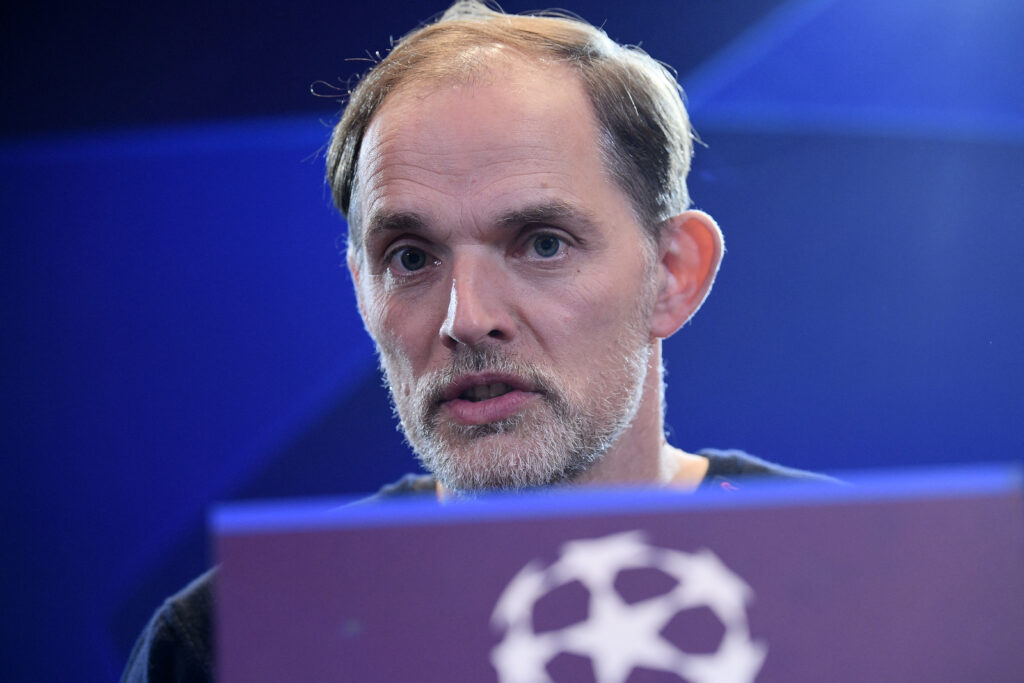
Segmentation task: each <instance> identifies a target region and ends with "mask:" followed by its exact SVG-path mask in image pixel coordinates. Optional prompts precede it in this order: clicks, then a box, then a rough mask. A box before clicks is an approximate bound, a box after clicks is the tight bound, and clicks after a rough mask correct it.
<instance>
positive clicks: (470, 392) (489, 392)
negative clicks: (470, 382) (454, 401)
mask: <svg viewBox="0 0 1024 683" xmlns="http://www.w3.org/2000/svg"><path fill="white" fill-rule="evenodd" d="M510 391H512V387H510V386H509V385H507V384H505V383H504V382H495V383H494V384H477V385H474V386H471V387H470V388H468V389H466V390H465V391H463V392H462V398H465V399H468V400H470V401H486V400H487V399H489V398H494V397H495V396H501V395H502V394H507V393H508V392H510Z"/></svg>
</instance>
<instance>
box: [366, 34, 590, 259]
mask: <svg viewBox="0 0 1024 683" xmlns="http://www.w3.org/2000/svg"><path fill="white" fill-rule="evenodd" d="M455 61H456V62H460V61H464V62H466V63H465V64H459V63H456V64H454V65H446V66H445V67H444V68H438V69H436V70H430V69H426V70H424V72H423V73H424V76H423V77H422V78H416V79H407V80H406V81H405V82H403V83H402V84H401V85H400V86H399V87H397V88H396V89H395V90H393V91H392V92H391V93H389V95H388V96H387V98H386V99H385V101H384V103H383V104H382V105H381V106H380V108H379V109H378V111H377V112H376V113H375V114H374V116H373V118H372V119H371V121H370V123H369V125H368V127H367V129H366V132H365V134H364V136H363V140H362V144H361V145H360V153H359V157H358V159H357V161H356V168H355V179H354V184H353V191H352V201H351V203H350V211H349V225H350V235H349V239H350V246H353V247H358V246H359V244H360V243H361V237H362V233H363V231H364V230H365V227H364V226H365V221H366V220H367V219H368V218H369V217H368V216H367V215H366V211H367V204H368V202H367V199H368V198H369V197H370V196H371V195H372V194H373V193H372V191H370V188H371V187H373V186H376V185H378V184H379V183H378V182H377V181H379V180H380V178H381V177H382V176H386V175H388V174H389V172H390V171H391V169H389V167H388V164H389V163H390V160H391V159H392V158H393V155H390V156H389V154H388V153H389V152H390V151H393V150H396V149H401V148H402V147H403V146H404V145H408V144H409V142H410V140H411V139H413V138H415V139H416V141H417V142H418V143H419V145H420V146H421V150H422V152H423V153H424V154H425V155H432V156H431V161H432V162H434V163H439V161H440V160H441V158H442V156H445V155H446V156H447V159H446V161H447V163H450V164H451V165H452V166H453V167H456V166H458V165H460V163H465V164H467V165H473V164H474V163H479V159H480V158H486V157H491V158H493V159H494V163H507V164H514V163H516V160H515V158H514V157H515V149H516V147H517V141H518V136H521V135H522V134H523V133H524V132H525V133H530V132H532V133H533V134H534V138H533V139H535V140H538V141H539V140H543V139H544V138H545V135H546V136H547V137H548V139H549V141H550V142H551V144H550V145H549V147H548V148H547V149H540V148H537V149H536V153H537V156H538V158H542V157H543V156H544V155H557V154H559V150H558V147H559V145H558V144H556V143H557V142H561V141H562V140H563V139H565V138H574V139H578V140H579V143H578V145H577V146H578V147H587V148H590V150H591V151H592V157H593V158H592V163H593V164H595V166H596V167H600V168H603V167H604V163H603V158H602V153H601V151H600V147H601V146H600V142H599V139H598V138H599V134H598V128H597V123H596V117H595V116H594V112H593V108H592V106H591V103H590V100H589V97H588V96H587V94H586V91H585V88H584V86H583V83H582V80H581V79H580V78H579V76H578V75H577V74H576V72H575V71H574V70H573V69H572V68H571V67H569V66H567V65H565V64H563V63H559V62H552V61H550V60H542V59H536V58H532V57H524V56H522V55H521V54H519V53H513V52H510V51H509V50H507V49H504V48H502V47H501V46H488V47H477V48H472V49H470V50H467V51H466V54H464V55H461V56H460V57H459V58H457V59H455ZM441 100H443V101H445V102H447V103H449V104H450V103H452V102H454V103H456V104H455V106H449V107H448V108H447V109H442V108H439V107H438V106H437V104H438V102H439V101H441ZM460 102H462V103H464V104H465V111H466V112H469V111H472V112H474V113H475V114H476V118H471V119H469V120H468V121H465V120H464V117H461V118H463V123H460V124H457V127H456V125H455V124H453V121H454V120H455V119H456V118H457V117H459V115H460V114H462V113H465V112H463V111H459V108H458V103H460ZM489 105H490V106H489ZM541 132H543V133H544V135H541V134H540V133H541ZM454 133H457V135H455V134H454ZM456 137H457V138H459V140H460V142H464V143H466V144H460V145H453V144H449V143H450V142H451V140H452V139H454V138H456ZM506 153H507V159H506V158H505V155H506ZM375 199H379V197H377V198H375ZM372 203H376V201H374V202H372Z"/></svg>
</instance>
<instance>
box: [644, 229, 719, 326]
mask: <svg viewBox="0 0 1024 683" xmlns="http://www.w3.org/2000/svg"><path fill="white" fill-rule="evenodd" d="M724 250H725V245H724V243H723V241H722V231H721V230H719V229H718V224H717V223H715V220H714V219H713V218H712V217H711V216H709V215H707V214H706V213H704V212H703V211H686V212H683V213H681V214H679V215H678V216H676V217H674V218H670V219H669V220H668V221H666V222H665V225H664V226H663V228H662V234H661V240H660V245H659V250H658V300H657V302H656V303H655V306H654V312H653V314H652V316H651V336H653V337H655V338H660V339H665V338H667V337H670V336H672V335H673V334H675V332H676V330H678V329H679V328H680V327H682V326H683V324H684V323H685V322H686V321H687V320H689V319H690V318H692V317H693V314H694V313H696V312H697V309H698V308H700V306H701V304H702V303H704V299H706V298H707V296H708V292H710V291H711V285H712V284H713V283H714V281H715V275H716V274H717V273H718V266H719V264H720V263H721V262H722V253H723V252H724Z"/></svg>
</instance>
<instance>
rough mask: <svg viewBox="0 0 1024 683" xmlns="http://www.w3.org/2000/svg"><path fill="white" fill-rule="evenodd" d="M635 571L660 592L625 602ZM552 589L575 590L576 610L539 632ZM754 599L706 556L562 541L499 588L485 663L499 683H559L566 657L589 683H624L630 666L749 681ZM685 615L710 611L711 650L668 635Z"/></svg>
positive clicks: (599, 541) (633, 541) (616, 538)
mask: <svg viewBox="0 0 1024 683" xmlns="http://www.w3.org/2000/svg"><path fill="white" fill-rule="evenodd" d="M637 571H640V572H649V573H651V574H652V575H657V576H660V577H662V581H661V582H657V581H656V582H654V583H660V584H662V585H659V586H658V587H659V588H663V590H660V592H658V593H656V594H654V595H650V596H644V597H641V599H634V598H636V596H635V595H626V594H624V593H626V591H624V590H623V588H624V587H625V584H624V582H623V577H624V576H625V575H627V574H629V573H630V572H633V573H636V572H637ZM558 591H561V592H563V593H564V592H567V591H569V592H572V591H575V593H576V597H577V598H578V600H577V602H579V603H581V605H580V606H581V607H582V609H580V610H579V612H580V613H579V614H577V615H575V616H577V617H578V619H571V621H570V623H562V624H559V625H558V627H556V628H545V627H544V626H543V625H539V624H538V623H537V622H538V619H537V617H538V614H537V612H538V609H539V608H540V607H542V606H543V603H544V601H545V600H546V599H548V597H549V596H553V595H556V592H558ZM751 597H752V591H751V589H750V587H749V586H748V585H747V584H746V583H744V581H743V580H742V579H741V578H739V577H738V576H737V575H736V574H734V573H733V572H732V571H730V570H729V569H728V568H727V567H726V566H725V565H724V564H722V562H721V560H719V559H718V557H717V556H716V555H715V554H714V553H712V552H711V551H710V550H702V551H699V552H697V553H692V554H691V553H685V552H681V551H678V550H671V549H667V548H657V547H653V546H651V545H648V544H647V542H646V540H645V537H644V534H643V533H641V532H638V531H633V532H627V533H620V534H614V535H611V536H605V537H603V538H596V539H587V540H576V541H569V542H567V543H564V544H563V545H562V547H561V553H560V555H559V557H558V559H556V560H555V561H554V562H553V563H552V564H550V565H548V566H547V567H544V566H543V564H542V563H540V562H538V561H534V562H531V563H529V564H527V565H526V566H525V567H523V568H522V569H521V570H520V571H519V573H518V574H516V576H515V577H514V578H513V579H512V581H511V582H510V583H509V584H508V586H507V587H506V588H505V591H504V592H503V593H502V595H501V597H500V598H499V599H498V603H497V605H496V606H495V608H494V613H493V615H492V617H491V623H492V625H493V626H494V628H495V629H496V630H497V631H498V632H499V633H501V634H502V640H501V642H500V643H498V645H496V646H495V647H494V649H493V650H492V651H491V663H492V664H493V665H494V668H495V669H497V672H498V678H499V680H500V681H501V683H559V682H558V681H556V679H555V678H553V677H552V675H551V672H549V665H550V664H551V662H552V660H554V659H555V658H556V657H559V656H561V655H564V654H568V655H570V656H575V657H576V658H585V659H588V660H589V662H590V666H591V667H592V669H593V676H594V680H595V681H596V683H625V681H626V679H627V678H629V676H630V674H631V673H632V672H633V670H634V669H635V668H641V669H649V670H655V671H659V672H664V673H668V674H675V675H676V676H678V677H679V679H681V680H683V681H687V682H688V683H726V682H728V683H748V682H750V681H753V680H754V677H755V676H756V675H757V672H758V671H759V670H760V669H761V664H762V663H763V662H764V658H765V655H766V654H767V647H766V646H765V645H764V644H763V643H759V642H754V641H753V640H751V638H750V631H749V629H748V627H747V614H746V603H747V602H748V600H749V599H750V598H751ZM690 610H704V611H705V612H706V611H707V610H709V611H710V613H711V614H712V615H713V618H714V620H716V621H717V622H719V624H716V629H711V630H713V631H716V632H717V633H721V637H720V640H718V639H717V638H716V640H718V642H717V644H715V645H714V646H713V647H711V649H710V651H699V652H693V651H691V652H688V651H687V643H686V642H677V641H678V640H679V638H672V637H670V634H668V633H667V631H668V630H669V628H670V625H671V623H672V622H673V620H676V619H678V618H679V617H680V615H684V616H685V614H687V613H688V611H690ZM570 611H571V610H570ZM659 680H660V679H659Z"/></svg>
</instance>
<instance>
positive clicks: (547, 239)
mask: <svg viewBox="0 0 1024 683" xmlns="http://www.w3.org/2000/svg"><path fill="white" fill-rule="evenodd" d="M561 249H562V240H561V239H559V238H558V237H555V236H554V235H537V236H536V237H535V238H533V251H534V252H535V253H536V254H537V256H540V257H541V258H551V257H553V256H557V255H558V252H559V251H561Z"/></svg>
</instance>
